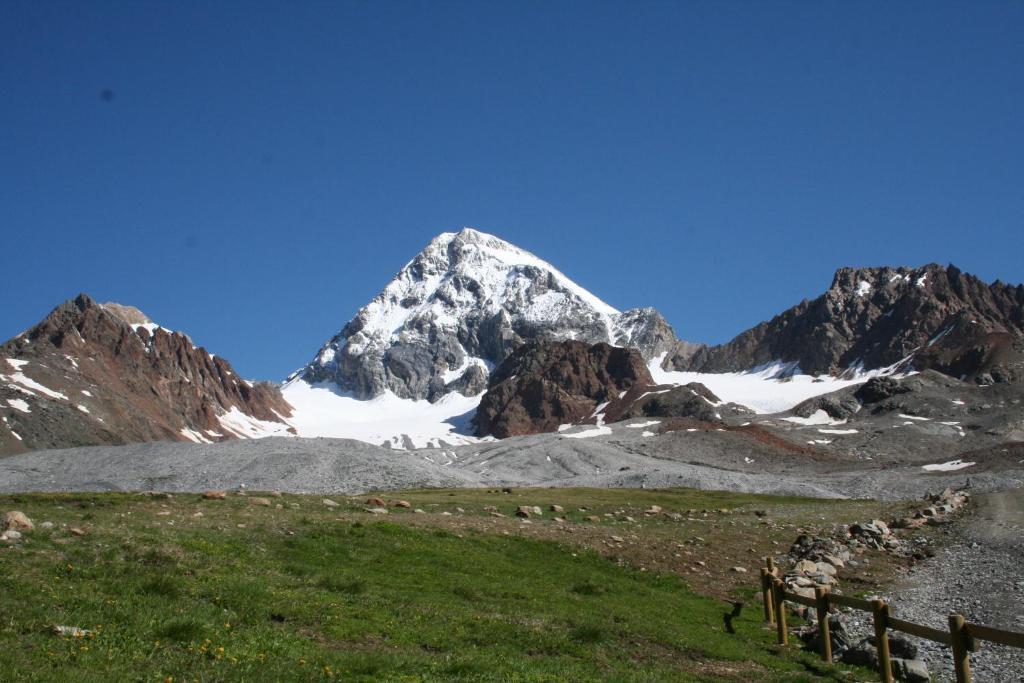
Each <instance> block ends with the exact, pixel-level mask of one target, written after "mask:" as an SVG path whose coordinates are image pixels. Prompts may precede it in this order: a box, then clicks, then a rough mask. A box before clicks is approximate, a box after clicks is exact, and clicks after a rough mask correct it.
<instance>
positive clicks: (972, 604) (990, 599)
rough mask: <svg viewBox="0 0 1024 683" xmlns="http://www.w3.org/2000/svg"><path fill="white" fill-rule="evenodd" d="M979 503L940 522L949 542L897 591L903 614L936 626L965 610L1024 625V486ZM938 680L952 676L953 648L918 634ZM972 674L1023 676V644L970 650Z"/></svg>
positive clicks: (1005, 624) (894, 596) (995, 678)
mask: <svg viewBox="0 0 1024 683" xmlns="http://www.w3.org/2000/svg"><path fill="white" fill-rule="evenodd" d="M972 504H973V506H974V510H972V511H971V512H970V513H969V514H967V515H965V516H964V517H962V518H960V519H959V520H957V521H956V522H954V523H953V524H951V525H949V526H948V527H945V528H943V529H942V534H943V536H944V537H945V541H944V546H943V548H942V549H941V550H940V551H939V552H938V554H937V555H936V556H935V557H934V558H931V559H929V560H926V561H925V562H923V563H921V564H919V565H917V566H916V567H914V568H913V569H911V570H910V572H909V573H908V574H907V576H906V578H905V579H904V580H903V581H901V582H900V583H899V584H897V585H896V586H895V588H894V589H893V590H892V591H891V595H890V596H889V597H890V602H891V604H892V606H893V612H894V614H896V615H897V616H899V617H900V618H903V619H907V620H910V621H915V622H918V623H922V624H927V625H929V626H934V627H935V628H943V629H944V628H946V617H947V615H948V614H950V613H959V614H962V615H964V617H966V619H967V621H969V622H974V623H978V624H984V625H986V626H993V627H996V628H1003V629H1007V630H1011V631H1017V632H1022V631H1024V612H1022V611H1021V606H1022V605H1024V574H1022V573H1021V562H1022V560H1024V491H1021V490H1019V489H1018V490H1014V491H1002V492H998V493H991V494H986V495H979V496H975V497H974V499H973V502H972ZM918 646H919V648H920V650H921V653H922V656H923V657H924V659H925V660H926V661H927V662H928V664H929V668H930V669H931V671H932V674H933V676H934V677H935V680H938V681H945V680H952V679H953V675H952V672H953V669H952V666H953V664H952V658H951V657H950V653H949V650H948V649H947V648H944V647H942V646H940V645H938V644H935V643H931V642H929V641H919V642H918ZM971 667H972V669H973V671H974V680H975V681H978V682H979V683H982V682H984V681H992V682H993V683H997V682H1001V681H1019V680H1024V650H1020V649H1015V648H1008V647H1003V646H999V645H995V644H992V643H987V642H986V643H982V644H981V650H980V651H979V652H976V653H973V654H972V655H971Z"/></svg>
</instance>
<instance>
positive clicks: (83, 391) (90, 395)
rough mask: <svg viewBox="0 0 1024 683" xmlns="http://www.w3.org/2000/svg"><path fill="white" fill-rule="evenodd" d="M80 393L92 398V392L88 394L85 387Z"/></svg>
mask: <svg viewBox="0 0 1024 683" xmlns="http://www.w3.org/2000/svg"><path fill="white" fill-rule="evenodd" d="M82 393H83V394H84V395H86V396H88V397H89V398H92V394H90V393H89V392H88V391H86V390H85V389H82Z"/></svg>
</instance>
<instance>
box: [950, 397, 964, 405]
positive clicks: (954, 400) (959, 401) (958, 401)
mask: <svg viewBox="0 0 1024 683" xmlns="http://www.w3.org/2000/svg"><path fill="white" fill-rule="evenodd" d="M953 405H955V406H962V405H964V402H963V401H961V400H960V399H958V398H954V399H953Z"/></svg>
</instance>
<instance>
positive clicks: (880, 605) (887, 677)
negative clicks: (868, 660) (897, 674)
mask: <svg viewBox="0 0 1024 683" xmlns="http://www.w3.org/2000/svg"><path fill="white" fill-rule="evenodd" d="M871 608H872V614H873V615H874V619H873V621H874V624H875V645H876V646H877V648H878V672H879V673H880V674H881V675H882V682H883V683H892V656H891V655H890V654H889V633H888V632H887V631H886V629H887V627H888V625H887V622H888V620H889V605H887V604H885V601H884V600H879V599H877V598H876V599H874V600H872V601H871Z"/></svg>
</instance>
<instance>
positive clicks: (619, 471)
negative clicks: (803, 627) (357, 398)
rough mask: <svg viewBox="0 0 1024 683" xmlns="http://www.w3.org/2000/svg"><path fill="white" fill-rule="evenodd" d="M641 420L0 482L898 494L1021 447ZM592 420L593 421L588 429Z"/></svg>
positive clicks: (59, 458) (1, 480)
mask: <svg viewBox="0 0 1024 683" xmlns="http://www.w3.org/2000/svg"><path fill="white" fill-rule="evenodd" d="M652 422H654V421H652V420H646V421H645V420H631V421H628V422H620V423H615V424H614V425H610V426H603V427H592V426H591V427H580V428H574V429H573V430H570V431H567V432H563V433H561V434H538V435H533V436H526V437H514V438H510V439H503V440H501V441H497V442H491V443H481V444H475V445H471V446H462V447H458V448H451V449H420V450H416V451H394V450H389V449H385V448H380V447H377V446H373V445H370V444H366V443H363V442H360V441H353V440H348V439H296V438H268V439H260V440H253V441H236V442H225V443H219V444H189V443H150V444H136V445H131V446H97V447H89V448H79V449H68V450H57V451H35V452H32V453H25V454H22V455H18V456H13V457H10V458H5V459H4V460H3V461H2V462H3V469H2V470H0V492H12V493H13V492H21V491H146V490H151V489H158V490H166V491H202V490H205V489H210V488H229V489H230V488H235V487H237V486H238V485H240V484H244V485H246V486H248V487H249V488H260V489H265V490H270V489H278V490H283V491H291V492H296V493H332V492H338V493H357V492H361V491H367V490H396V489H403V488H412V487H421V486H460V487H493V486H545V487H579V486H584V487H595V488H607V487H613V488H668V487H689V488H698V489H707V490H728V491H738V492H746V493H773V494H792V495H805V496H811V497H816V498H879V499H885V500H908V499H916V498H919V497H920V495H921V493H922V492H923V491H927V490H942V489H943V488H945V487H947V486H952V487H959V486H962V485H964V484H965V483H966V482H967V481H968V480H970V483H971V485H972V487H973V489H974V490H976V491H986V490H1000V489H1005V488H1013V487H1018V486H1021V485H1022V484H1024V465H1022V464H1020V463H1019V460H1020V459H1022V458H1024V454H1018V453H1016V452H1015V453H1001V452H1000V453H992V454H991V455H990V456H986V457H987V460H986V462H987V463H988V465H990V466H988V467H986V468H985V469H984V470H982V471H979V472H977V473H973V472H972V473H969V474H965V473H964V472H963V471H949V472H943V471H936V472H930V471H926V470H924V469H922V468H921V467H920V466H919V465H917V464H908V465H898V464H895V463H886V464H880V463H875V462H871V461H867V462H865V461H859V460H856V459H851V458H845V457H840V456H835V455H830V454H827V453H820V452H817V451H815V450H813V449H811V448H806V447H805V448H799V447H795V446H793V444H791V443H788V442H779V441H778V440H777V439H776V438H775V437H774V436H773V435H772V434H771V433H770V432H766V431H763V430H759V429H758V428H757V427H756V426H754V427H737V428H730V429H723V428H716V427H713V426H708V425H700V424H697V425H696V426H686V425H687V424H689V423H685V422H684V423H680V424H676V425H671V426H672V429H671V430H666V431H664V433H662V434H655V433H654V432H651V431H649V430H651V429H657V428H659V426H658V425H656V424H651V423H652ZM663 426H664V427H668V426H670V425H668V424H667V423H666V425H663ZM596 430H601V431H600V433H598V434H596V435H595V434H593V432H594V431H596ZM574 435H577V436H582V437H583V438H575V437H574ZM979 469H980V468H979ZM968 472H971V471H970V470H969V471H968Z"/></svg>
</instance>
